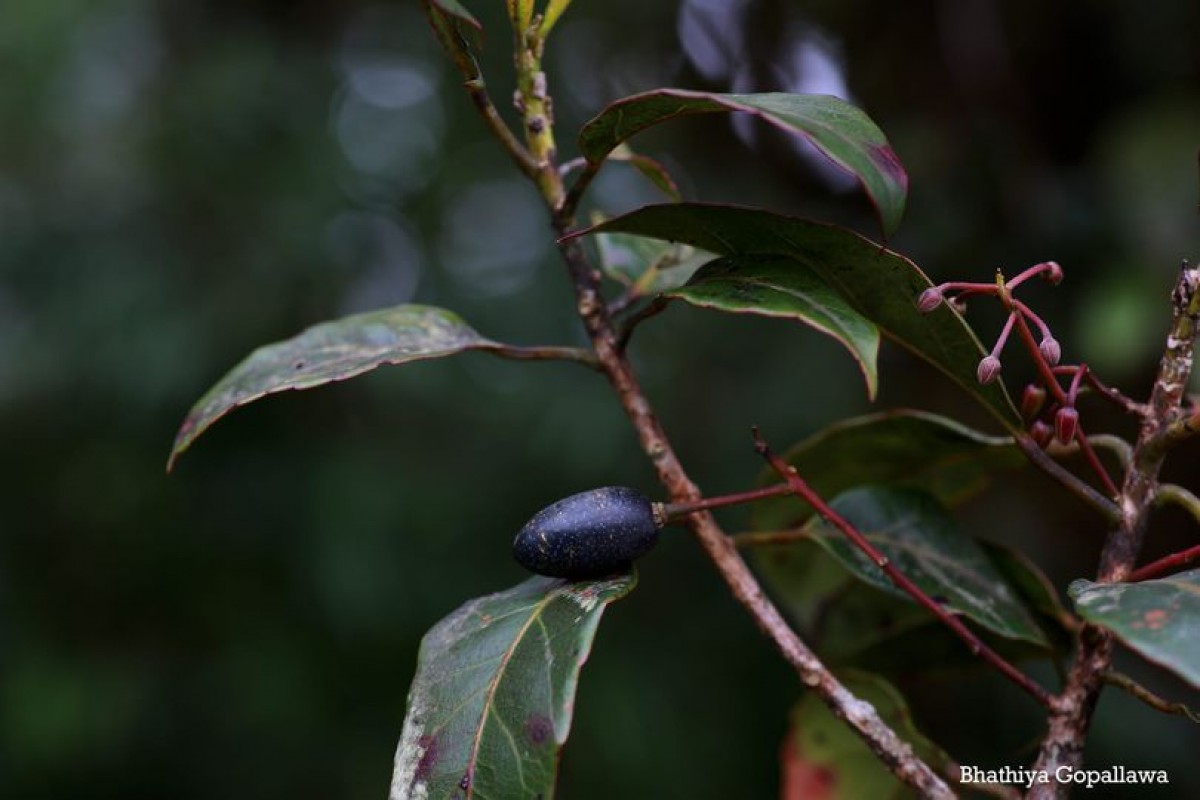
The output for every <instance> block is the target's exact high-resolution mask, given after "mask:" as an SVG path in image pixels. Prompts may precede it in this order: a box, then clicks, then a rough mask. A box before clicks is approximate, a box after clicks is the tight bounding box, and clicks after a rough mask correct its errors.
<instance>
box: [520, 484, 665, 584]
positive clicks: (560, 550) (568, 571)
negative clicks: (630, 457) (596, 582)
mask: <svg viewBox="0 0 1200 800" xmlns="http://www.w3.org/2000/svg"><path fill="white" fill-rule="evenodd" d="M658 528H659V526H658V523H657V522H656V521H655V519H654V509H653V506H652V504H651V503H650V501H649V500H647V499H646V497H645V496H644V495H642V494H641V492H638V491H636V490H634V489H629V488H626V487H624V486H606V487H604V488H602V489H593V490H591V491H590V492H581V493H580V494H575V495H571V496H570V497H567V498H564V499H562V500H559V501H558V502H557V503H553V504H551V505H549V506H546V507H545V508H543V509H542V510H541V511H539V512H538V513H537V514H534V516H533V519H531V520H529V522H527V523H525V527H523V528H521V531H520V533H518V534H517V538H516V539H515V540H514V541H513V557H514V558H516V559H517V563H519V564H520V565H521V566H523V567H525V568H526V569H528V570H530V571H531V572H536V573H538V574H539V575H549V576H551V577H554V578H569V579H571V580H580V579H583V578H599V577H602V576H604V575H611V574H613V573H615V572H622V571H624V570H626V569H628V568H629V565H630V564H632V563H633V561H634V559H637V558H639V557H641V556H643V555H645V554H646V553H647V552H649V551H650V550H651V548H653V547H654V545H655V544H657V543H658Z"/></svg>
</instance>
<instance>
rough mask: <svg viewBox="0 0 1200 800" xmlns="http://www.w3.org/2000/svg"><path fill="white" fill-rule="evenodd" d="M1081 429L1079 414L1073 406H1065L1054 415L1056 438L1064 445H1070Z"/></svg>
mask: <svg viewBox="0 0 1200 800" xmlns="http://www.w3.org/2000/svg"><path fill="white" fill-rule="evenodd" d="M1078 428H1079V412H1078V411H1076V410H1075V409H1074V408H1072V407H1071V406H1063V407H1062V408H1060V409H1059V410H1058V413H1057V414H1055V415H1054V437H1055V438H1056V439H1058V441H1059V442H1060V443H1062V444H1070V443H1071V442H1072V441H1074V439H1075V431H1076V430H1078Z"/></svg>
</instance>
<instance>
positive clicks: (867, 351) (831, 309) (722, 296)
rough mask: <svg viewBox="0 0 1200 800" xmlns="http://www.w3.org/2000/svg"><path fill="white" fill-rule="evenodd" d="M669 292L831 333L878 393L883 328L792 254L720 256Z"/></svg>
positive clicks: (706, 305) (697, 303)
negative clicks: (878, 368) (880, 344)
mask: <svg viewBox="0 0 1200 800" xmlns="http://www.w3.org/2000/svg"><path fill="white" fill-rule="evenodd" d="M667 297H671V298H677V299H680V300H686V301H687V302H689V303H691V304H692V305H695V306H701V307H704V308H715V309H719V310H721V311H729V312H733V313H737V314H754V315H756V316H762V317H782V318H784V319H792V320H795V321H797V322H800V323H803V324H805V325H807V326H809V327H810V328H813V329H815V330H818V331H820V332H821V333H824V334H825V335H827V336H831V337H833V338H834V339H836V340H837V341H838V342H840V343H841V345H842V346H843V347H845V348H846V349H847V350H848V351H850V355H851V356H853V357H854V360H855V361H856V362H857V363H858V367H859V369H860V370H862V374H863V377H864V378H865V379H866V381H867V395H868V396H869V397H871V398H872V399H874V397H875V391H876V389H877V387H878V384H879V378H878V373H877V371H876V366H875V363H876V358H877V356H878V355H879V329H878V328H876V327H875V326H874V325H873V324H872V323H871V322H870V321H869V320H867V319H866V318H865V317H863V316H862V314H859V313H858V312H857V311H855V310H854V309H853V308H852V307H851V306H850V305H849V304H848V303H847V302H846V301H845V300H844V299H842V296H841V295H840V294H838V293H837V291H835V290H834V289H832V288H830V286H829V284H828V283H826V282H825V280H824V278H822V277H821V276H820V275H818V274H817V273H816V272H814V271H813V270H811V269H810V268H809V267H808V266H807V265H806V264H804V263H803V262H801V261H797V260H795V259H793V258H791V257H789V256H757V255H756V256H727V257H725V258H719V259H716V260H715V261H710V262H709V263H708V264H705V265H704V266H703V267H701V268H700V270H699V271H698V272H696V274H695V275H693V276H692V279H691V280H690V281H688V282H687V284H685V285H684V286H681V287H680V288H678V289H676V290H674V291H672V292H669V293H668V294H667Z"/></svg>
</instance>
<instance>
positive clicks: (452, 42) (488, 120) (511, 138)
mask: <svg viewBox="0 0 1200 800" xmlns="http://www.w3.org/2000/svg"><path fill="white" fill-rule="evenodd" d="M425 15H426V17H427V18H428V19H429V23H430V25H431V26H432V27H433V31H434V33H435V34H436V35H437V39H438V42H439V43H440V44H441V45H442V49H443V50H445V51H446V53H447V55H449V56H450V60H451V61H453V62H454V66H455V67H457V68H458V71H459V72H460V73H461V74H462V76H463V79H464V82H463V87H464V88H465V89H466V90H467V94H468V95H470V97H471V102H472V103H473V104H474V106H475V110H476V111H478V112H479V115H480V116H481V117H482V118H483V121H484V124H486V125H487V127H488V130H489V131H491V133H492V135H493V136H494V137H495V138H496V140H497V141H498V142H500V144H501V146H502V147H503V148H504V149H505V151H506V152H507V153H508V155H509V156H510V157H511V158H512V160H513V162H514V163H515V164H516V165H517V168H518V169H520V170H521V172H522V173H524V174H525V175H527V176H528V177H530V178H533V177H535V176H536V175H537V172H538V164H537V161H536V160H535V159H534V158H533V156H532V155H530V153H529V151H528V150H526V149H525V147H524V145H522V144H521V142H520V141H519V140H518V139H517V137H516V136H515V135H514V134H513V132H512V131H511V130H509V127H508V125H507V124H506V123H505V122H504V120H503V118H501V116H500V112H499V111H497V110H496V106H495V104H494V103H492V98H491V97H490V96H489V95H488V91H487V85H486V84H485V83H484V81H483V74H482V73H481V72H480V71H479V65H478V64H477V63H475V59H474V58H472V57H471V56H470V54H469V50H468V47H467V44H466V41H465V40H464V39H463V35H462V33H460V32H459V30H458V28H457V26H456V25H455V24H454V23H453V22H450V21H449V20H447V19H446V18H445V17H444V16H443V15H442V14H441V13H440V12H438V11H436V10H434V9H433V8H432V7H431V5H430V3H429V2H428V0H426V2H425Z"/></svg>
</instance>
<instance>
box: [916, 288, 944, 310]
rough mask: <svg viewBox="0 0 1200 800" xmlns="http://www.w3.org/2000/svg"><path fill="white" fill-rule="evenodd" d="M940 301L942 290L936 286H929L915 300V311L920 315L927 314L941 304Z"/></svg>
mask: <svg viewBox="0 0 1200 800" xmlns="http://www.w3.org/2000/svg"><path fill="white" fill-rule="evenodd" d="M942 299H943V298H942V290H941V289H939V288H937V287H936V286H930V287H929V288H928V289H926V290H925V291H923V292H921V296H920V297H918V298H917V310H918V311H920V312H921V313H922V314H928V313H929V312H930V311H933V310H934V309H935V308H937V307H938V306H940V305H941V304H942Z"/></svg>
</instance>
